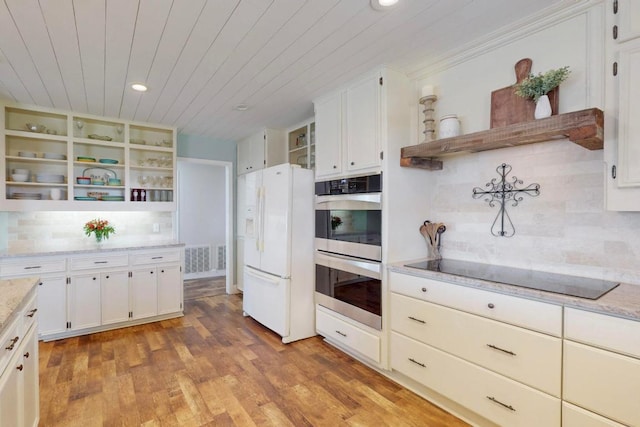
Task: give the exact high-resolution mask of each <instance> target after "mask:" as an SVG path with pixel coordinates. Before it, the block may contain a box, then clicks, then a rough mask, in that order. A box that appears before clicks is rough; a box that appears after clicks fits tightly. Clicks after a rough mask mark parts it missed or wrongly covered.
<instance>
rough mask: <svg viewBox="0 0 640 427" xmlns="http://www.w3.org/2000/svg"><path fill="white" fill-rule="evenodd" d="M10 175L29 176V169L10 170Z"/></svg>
mask: <svg viewBox="0 0 640 427" xmlns="http://www.w3.org/2000/svg"><path fill="white" fill-rule="evenodd" d="M11 173H19V174H27V175H29V173H30V171H29V169H12V172H11Z"/></svg>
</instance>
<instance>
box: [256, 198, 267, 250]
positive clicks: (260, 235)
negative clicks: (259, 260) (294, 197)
mask: <svg viewBox="0 0 640 427" xmlns="http://www.w3.org/2000/svg"><path fill="white" fill-rule="evenodd" d="M266 193H267V191H266V188H265V187H260V211H259V213H258V215H259V216H260V228H259V230H258V238H259V240H260V248H259V251H260V252H264V209H265V208H264V205H265V204H266V197H267V194H266Z"/></svg>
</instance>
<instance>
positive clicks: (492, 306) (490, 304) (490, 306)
mask: <svg viewBox="0 0 640 427" xmlns="http://www.w3.org/2000/svg"><path fill="white" fill-rule="evenodd" d="M487 307H489V308H494V307H495V305H493V303H492V302H490V303H489V304H487Z"/></svg>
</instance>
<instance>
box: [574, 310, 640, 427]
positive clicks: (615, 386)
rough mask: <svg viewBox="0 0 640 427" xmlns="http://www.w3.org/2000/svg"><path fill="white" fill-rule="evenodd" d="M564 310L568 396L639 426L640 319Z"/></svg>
mask: <svg viewBox="0 0 640 427" xmlns="http://www.w3.org/2000/svg"><path fill="white" fill-rule="evenodd" d="M565 311H566V314H565V331H566V335H565V342H564V371H563V374H564V378H563V398H564V400H565V401H567V402H570V403H572V404H574V405H576V406H579V407H581V408H583V409H585V410H588V411H591V412H594V413H596V414H599V415H601V416H603V417H605V418H608V419H609V420H611V421H614V422H617V423H621V424H624V425H629V426H640V405H639V402H640V344H639V342H640V338H639V337H640V322H638V321H634V320H629V319H622V318H617V317H613V316H606V315H603V314H597V313H591V312H587V311H583V310H577V309H569V308H568V309H565ZM603 425H607V424H603ZM613 425H615V424H613Z"/></svg>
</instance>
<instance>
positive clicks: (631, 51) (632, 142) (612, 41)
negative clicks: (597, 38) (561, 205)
mask: <svg viewBox="0 0 640 427" xmlns="http://www.w3.org/2000/svg"><path fill="white" fill-rule="evenodd" d="M617 3H618V8H617V11H616V8H615V6H614V2H611V3H610V4H607V6H608V7H607V27H606V36H607V43H606V48H607V67H606V70H607V76H606V105H605V153H604V156H605V163H606V166H607V169H606V177H605V178H606V208H607V209H608V210H614V211H640V122H638V120H637V117H638V115H639V114H640V82H638V79H637V78H636V77H637V76H638V75H639V74H640V2H637V1H634V0H618V1H617ZM616 28H617V29H616ZM616 31H617V37H616V34H615V33H616Z"/></svg>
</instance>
